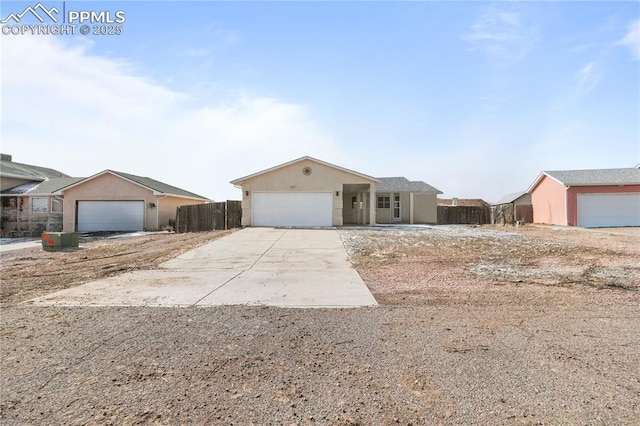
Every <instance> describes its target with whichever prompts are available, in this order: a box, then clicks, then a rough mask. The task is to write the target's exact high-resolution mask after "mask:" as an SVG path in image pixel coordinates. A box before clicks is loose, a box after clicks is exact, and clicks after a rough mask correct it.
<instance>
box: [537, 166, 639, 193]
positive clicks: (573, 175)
mask: <svg viewBox="0 0 640 426" xmlns="http://www.w3.org/2000/svg"><path fill="white" fill-rule="evenodd" d="M545 175H546V176H549V177H550V178H552V179H554V180H556V181H558V182H560V183H561V184H563V185H564V186H603V185H640V169H638V168H635V167H630V168H624V169H591V170H553V171H545V172H542V173H541V174H540V175H539V176H538V178H537V179H536V180H535V182H534V183H533V185H531V187H530V188H529V192H531V190H532V189H533V188H535V187H536V186H537V185H538V183H539V182H540V180H541V179H542V177H543V176H545Z"/></svg>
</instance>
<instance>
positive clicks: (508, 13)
mask: <svg viewBox="0 0 640 426" xmlns="http://www.w3.org/2000/svg"><path fill="white" fill-rule="evenodd" d="M514 7H515V6H514V5H512V4H491V5H489V6H488V7H487V8H486V9H485V10H484V12H483V13H482V14H480V15H479V16H478V17H477V18H476V20H475V21H474V23H473V24H472V25H471V29H470V32H468V33H466V34H463V35H462V39H463V40H464V41H466V42H467V43H469V45H470V47H471V48H472V49H473V50H481V51H483V52H485V53H487V54H488V55H489V56H491V57H493V58H495V59H499V60H512V59H519V58H522V57H523V56H525V55H526V54H527V52H528V51H529V50H530V49H531V48H532V47H533V45H534V44H535V42H536V32H535V29H534V28H533V26H531V25H529V24H527V23H526V22H525V19H523V14H522V13H521V12H519V11H516V10H514Z"/></svg>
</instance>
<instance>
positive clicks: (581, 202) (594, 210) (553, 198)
mask: <svg viewBox="0 0 640 426" xmlns="http://www.w3.org/2000/svg"><path fill="white" fill-rule="evenodd" d="M528 192H530V193H531V204H532V205H533V220H534V222H536V223H547V224H554V225H569V226H582V227H614V226H640V169H638V168H637V167H635V168H624V169H596V170H558V171H547V172H542V173H541V174H540V175H539V176H538V178H537V179H536V180H535V182H533V184H532V185H531V187H529V191H528Z"/></svg>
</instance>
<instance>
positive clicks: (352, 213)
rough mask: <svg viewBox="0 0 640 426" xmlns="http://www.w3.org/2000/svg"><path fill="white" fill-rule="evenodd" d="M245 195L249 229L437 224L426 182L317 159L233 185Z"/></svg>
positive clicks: (282, 166)
mask: <svg viewBox="0 0 640 426" xmlns="http://www.w3.org/2000/svg"><path fill="white" fill-rule="evenodd" d="M231 183H232V184H233V185H235V186H236V187H238V188H240V189H241V190H242V225H243V226H300V227H304V226H341V225H348V224H369V225H371V224H375V223H436V221H437V206H436V196H437V194H439V193H441V192H440V191H438V190H437V189H435V188H433V187H432V186H430V185H427V184H426V183H424V182H420V181H409V180H407V179H405V178H403V177H394V178H375V177H372V176H369V175H366V174H363V173H359V172H356V171H353V170H349V169H346V168H344V167H340V166H336V165H335V164H331V163H327V162H325V161H321V160H318V159H315V158H312V157H308V156H305V157H301V158H298V159H296V160H293V161H290V162H287V163H284V164H280V165H278V166H275V167H272V168H269V169H266V170H263V171H260V172H257V173H254V174H251V175H248V176H245V177H242V178H239V179H235V180H233V181H231Z"/></svg>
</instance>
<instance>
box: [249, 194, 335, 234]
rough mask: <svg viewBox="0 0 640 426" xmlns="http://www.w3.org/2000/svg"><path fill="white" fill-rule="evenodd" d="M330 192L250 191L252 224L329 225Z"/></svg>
mask: <svg viewBox="0 0 640 426" xmlns="http://www.w3.org/2000/svg"><path fill="white" fill-rule="evenodd" d="M332 224H333V198H332V197H331V193H330V192H254V193H253V226H331V225H332Z"/></svg>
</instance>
